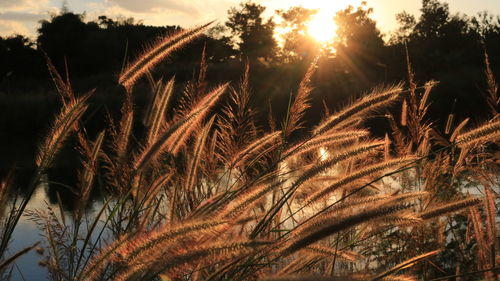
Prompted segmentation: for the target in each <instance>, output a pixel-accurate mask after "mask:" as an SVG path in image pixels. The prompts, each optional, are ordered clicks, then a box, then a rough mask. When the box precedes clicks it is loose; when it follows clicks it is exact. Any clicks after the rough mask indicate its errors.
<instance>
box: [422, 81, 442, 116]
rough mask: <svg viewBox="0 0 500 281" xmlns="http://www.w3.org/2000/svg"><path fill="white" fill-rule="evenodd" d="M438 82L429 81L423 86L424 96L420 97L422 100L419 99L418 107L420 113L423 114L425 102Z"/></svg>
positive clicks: (425, 106)
mask: <svg viewBox="0 0 500 281" xmlns="http://www.w3.org/2000/svg"><path fill="white" fill-rule="evenodd" d="M437 84H438V82H436V81H429V82H427V83H425V85H424V89H425V90H424V94H423V95H422V98H420V104H419V106H418V110H419V111H421V112H425V111H426V108H427V100H428V99H429V96H430V94H431V90H432V88H434V86H436V85H437Z"/></svg>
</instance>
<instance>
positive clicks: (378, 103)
mask: <svg viewBox="0 0 500 281" xmlns="http://www.w3.org/2000/svg"><path fill="white" fill-rule="evenodd" d="M400 93H402V88H401V84H398V85H396V86H393V87H389V88H387V89H384V90H381V91H377V90H375V91H374V92H372V93H371V94H369V95H367V96H365V97H363V98H362V99H360V100H359V101H357V102H355V103H354V104H352V105H351V106H349V107H347V108H345V109H343V110H342V111H340V112H339V113H336V114H333V115H331V116H330V117H328V118H327V119H326V120H325V121H323V122H322V123H321V124H320V125H319V126H318V127H316V129H315V130H314V133H315V134H321V133H324V132H326V131H328V130H330V129H331V128H334V127H335V126H338V125H339V124H341V123H343V122H346V121H348V120H351V119H352V118H355V117H359V116H361V115H364V114H366V113H368V112H370V111H374V110H376V109H379V108H381V107H383V106H386V105H388V104H390V103H391V102H393V101H394V100H396V99H397V98H398V96H399V94H400Z"/></svg>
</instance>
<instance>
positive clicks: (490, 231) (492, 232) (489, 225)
mask: <svg viewBox="0 0 500 281" xmlns="http://www.w3.org/2000/svg"><path fill="white" fill-rule="evenodd" d="M484 195H485V196H484V206H485V213H486V230H487V231H486V234H487V237H488V243H490V247H491V248H492V249H494V247H495V239H496V237H497V236H496V208H495V194H494V193H493V190H492V189H491V187H489V186H486V187H485V188H484Z"/></svg>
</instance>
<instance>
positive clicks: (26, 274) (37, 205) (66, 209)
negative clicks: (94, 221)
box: [8, 169, 102, 281]
mask: <svg viewBox="0 0 500 281" xmlns="http://www.w3.org/2000/svg"><path fill="white" fill-rule="evenodd" d="M50 175H52V177H50ZM50 175H46V176H44V178H43V181H42V183H40V184H39V185H38V186H37V187H36V190H35V192H34V194H33V196H32V198H31V200H30V201H29V203H28V206H27V208H26V210H30V211H34V210H41V211H47V210H48V209H49V208H51V209H52V210H54V212H55V213H56V215H57V216H58V218H59V220H60V219H61V218H60V217H61V215H64V217H65V222H66V224H67V225H68V227H69V226H70V223H71V217H72V211H73V208H74V207H75V202H76V201H75V198H76V197H75V196H74V195H73V193H72V192H71V191H69V190H68V188H65V187H63V186H62V185H61V184H58V183H62V184H68V183H67V181H69V180H73V182H75V179H74V175H71V174H70V173H69V171H66V170H65V169H55V170H51V171H50ZM31 176H32V173H31V171H22V172H20V173H19V174H17V175H16V178H18V179H19V180H18V181H17V183H16V184H15V186H16V187H17V188H18V190H17V192H18V196H24V195H25V193H26V191H25V190H24V188H25V186H26V185H27V182H29V179H30V178H31ZM61 180H62V182H61ZM49 182H50V183H49ZM58 194H59V197H60V198H61V203H62V209H63V212H62V214H61V212H60V211H59V203H58V199H57V197H58ZM100 199H101V198H100V197H99V196H98V195H96V194H93V196H92V197H91V203H90V204H89V207H88V208H87V210H86V211H87V215H88V216H89V217H94V216H95V215H96V210H98V209H99V208H100V207H102V201H101V200H100ZM18 200H19V199H18ZM11 202H12V200H11ZM82 228H84V229H85V228H86V227H85V226H83V227H82ZM101 229H102V228H101ZM41 235H42V231H41V230H40V229H39V227H38V226H37V224H36V222H35V221H33V219H32V218H31V217H30V216H28V215H26V212H25V215H23V216H22V217H21V219H20V221H19V223H18V224H17V226H16V228H15V230H14V233H13V236H12V240H11V242H10V244H9V249H8V256H10V255H12V254H13V253H16V252H17V251H19V250H22V249H24V248H26V247H28V246H31V245H33V244H34V243H36V242H38V241H40V242H42V243H43V242H44V237H42V236H41ZM41 246H43V245H42V244H41ZM45 254H47V249H45ZM41 260H43V256H41V255H40V254H38V253H36V251H34V250H32V251H30V252H28V253H27V254H25V255H23V256H21V257H20V258H18V259H17V260H16V261H15V263H14V265H13V266H12V268H11V269H12V279H11V280H13V281H22V280H49V278H48V271H47V268H46V267H43V266H40V265H39V264H38V263H39V261H41Z"/></svg>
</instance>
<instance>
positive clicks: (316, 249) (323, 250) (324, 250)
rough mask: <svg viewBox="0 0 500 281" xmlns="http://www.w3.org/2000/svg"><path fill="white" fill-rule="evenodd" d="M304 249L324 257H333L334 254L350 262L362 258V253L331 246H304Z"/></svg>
mask: <svg viewBox="0 0 500 281" xmlns="http://www.w3.org/2000/svg"><path fill="white" fill-rule="evenodd" d="M304 250H305V251H309V252H312V253H315V254H318V255H321V256H324V257H333V256H336V257H338V258H341V259H343V260H346V261H350V262H356V261H358V260H360V259H362V258H363V256H362V255H360V254H358V253H356V252H353V251H346V250H338V249H334V248H331V247H325V246H309V247H306V248H304Z"/></svg>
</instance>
